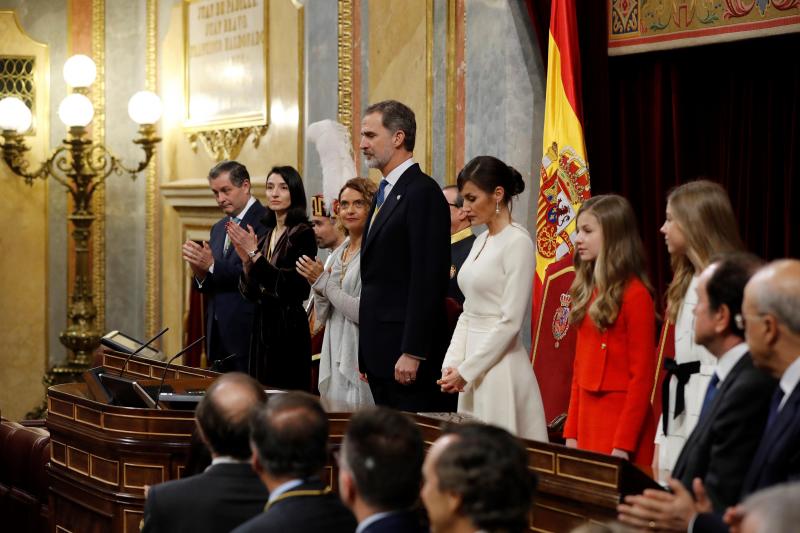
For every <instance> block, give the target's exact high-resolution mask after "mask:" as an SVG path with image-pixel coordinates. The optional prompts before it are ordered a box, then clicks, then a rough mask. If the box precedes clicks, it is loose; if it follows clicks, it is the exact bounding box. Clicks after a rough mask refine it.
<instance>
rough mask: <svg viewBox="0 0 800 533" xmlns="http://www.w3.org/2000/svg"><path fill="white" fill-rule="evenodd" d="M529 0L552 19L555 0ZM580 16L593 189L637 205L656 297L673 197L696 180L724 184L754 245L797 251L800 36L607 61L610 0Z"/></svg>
mask: <svg viewBox="0 0 800 533" xmlns="http://www.w3.org/2000/svg"><path fill="white" fill-rule="evenodd" d="M528 2H529V5H530V6H531V7H530V8H529V9H528V15H529V17H531V18H533V17H535V16H536V14H537V13H547V18H548V21H547V24H548V25H549V13H550V11H549V7H545V6H549V4H550V2H549V1H547V0H528ZM536 6H538V7H536ZM534 7H535V8H534ZM577 15H578V17H577V18H578V25H579V28H578V32H579V35H578V37H579V42H580V47H581V63H582V65H581V67H582V68H581V70H582V79H583V87H582V97H583V110H584V135H585V138H586V150H587V157H588V160H589V165H590V170H591V183H592V191H593V193H594V194H595V195H597V194H603V193H610V192H614V193H618V194H622V195H623V196H625V197H627V198H628V199H629V200H630V201H631V203H632V204H633V206H634V208H635V209H636V211H637V215H638V218H639V223H640V226H641V227H640V230H641V233H642V237H643V239H644V242H645V246H646V249H647V251H648V254H649V257H650V263H651V269H652V273H653V281H654V283H655V284H656V286H657V289H658V290H659V292H660V294H663V293H664V290H665V288H666V285H667V284H668V283H669V280H670V278H671V273H670V269H669V257H668V254H667V250H666V246H665V245H664V242H663V238H662V236H661V235H660V234H659V232H658V229H659V228H660V226H661V225H662V224H663V222H664V209H665V206H666V197H667V194H668V193H669V190H670V189H671V188H673V187H674V186H676V185H678V184H680V183H684V182H686V181H689V180H692V179H696V178H699V177H706V178H708V179H711V180H714V181H718V182H720V183H721V184H722V185H723V186H724V187H725V188H726V189H727V191H728V193H729V195H730V197H731V202H732V203H733V207H734V210H735V212H736V215H737V217H738V220H739V227H740V231H741V234H742V237H743V238H744V240H745V242H746V243H747V246H748V248H749V249H750V250H751V251H752V252H754V253H756V254H758V255H760V256H761V257H764V258H765V259H774V258H778V257H787V256H793V257H798V256H800V238H799V237H800V209H797V208H796V207H795V205H793V204H796V203H798V202H800V184H798V180H800V167H799V166H798V153H800V96H799V95H800V61H798V60H797V51H798V50H800V34H788V35H778V36H771V37H763V38H758V39H747V40H740V41H734V42H730V43H721V44H715V45H706V46H697V47H691V48H679V49H673V50H665V51H661V52H652V53H643V54H632V55H627V56H617V57H608V55H607V26H606V25H607V18H606V2H597V1H578V2H577ZM538 24H539V25H541V24H542V21H540V22H538ZM545 27H547V26H545ZM545 42H546V41H545ZM545 56H546V53H545Z"/></svg>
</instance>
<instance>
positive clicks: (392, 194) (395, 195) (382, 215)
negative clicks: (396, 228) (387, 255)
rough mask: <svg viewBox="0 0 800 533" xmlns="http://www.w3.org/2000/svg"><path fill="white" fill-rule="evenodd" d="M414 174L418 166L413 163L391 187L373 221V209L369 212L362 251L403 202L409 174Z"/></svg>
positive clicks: (417, 170) (409, 177)
mask: <svg viewBox="0 0 800 533" xmlns="http://www.w3.org/2000/svg"><path fill="white" fill-rule="evenodd" d="M416 172H419V165H418V164H417V163H414V164H413V165H411V166H410V167H408V169H407V170H406V171H405V172H403V175H402V176H400V178H398V180H397V183H396V184H395V185H394V187H392V190H391V191H389V194H388V195H387V197H386V198H385V199H384V201H383V205H382V206H381V208H380V210H379V211H378V214H377V215H375V218H374V220H373V219H372V216H373V213H374V212H375V209H374V208H373V209H372V210H370V220H371V222H372V223H371V224H370V225H369V227H368V228H367V230H368V233H367V238H366V239H365V243H364V250H366V249H367V248H368V247H369V245H370V243H371V242H372V241H374V240H375V236H376V235H377V234H378V233H379V232H380V230H381V228H382V227H383V226H384V225H385V224H386V221H387V220H389V218H390V217H391V216H392V213H393V212H394V210H395V208H397V206H398V205H399V204H400V202H402V201H403V196H404V195H405V192H406V188H408V183H409V182H410V180H411V179H412V178H411V174H413V173H416ZM373 204H374V202H373Z"/></svg>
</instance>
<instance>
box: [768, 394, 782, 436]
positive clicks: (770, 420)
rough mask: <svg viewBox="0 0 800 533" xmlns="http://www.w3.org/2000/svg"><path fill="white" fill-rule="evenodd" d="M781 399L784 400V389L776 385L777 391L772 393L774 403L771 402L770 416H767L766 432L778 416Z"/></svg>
mask: <svg viewBox="0 0 800 533" xmlns="http://www.w3.org/2000/svg"><path fill="white" fill-rule="evenodd" d="M781 400H783V389H782V388H780V386H778V387H775V393H774V394H773V395H772V403H770V404H769V416H768V417H767V427H766V429H765V430H764V432H765V433H766V431H767V430H768V429H769V428H770V426H772V424H773V422H775V419H776V418H778V406H780V404H781Z"/></svg>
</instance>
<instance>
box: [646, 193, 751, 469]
mask: <svg viewBox="0 0 800 533" xmlns="http://www.w3.org/2000/svg"><path fill="white" fill-rule="evenodd" d="M661 233H663V234H664V240H665V241H666V244H667V250H668V251H669V254H670V263H671V265H672V281H671V282H670V284H669V288H668V289H667V295H666V301H667V313H666V318H667V319H668V320H669V322H670V323H671V324H674V325H675V359H674V363H669V365H670V367H669V368H671V370H669V371H668V375H667V378H666V380H665V383H664V385H663V386H665V387H668V390H669V400H668V402H667V403H666V404H664V405H662V409H663V414H662V415H661V417H662V418H661V421H660V423H659V424H658V432H657V434H656V445H657V447H656V450H657V454H656V457H655V460H654V461H653V467H654V469H655V470H659V469H660V470H665V471H671V470H672V468H673V467H674V466H675V461H676V460H677V459H678V455H680V452H681V449H682V448H683V444H684V443H685V442H686V439H687V438H688V436H689V434H690V433H691V432H692V430H693V429H694V427H695V425H696V424H697V420H698V418H699V416H700V409H701V408H702V405H703V398H704V396H705V393H706V389H707V388H708V382H709V381H710V380H711V376H712V375H713V373H714V367H715V366H716V364H717V359H716V358H715V357H714V356H713V355H711V353H709V352H708V350H706V349H705V348H703V347H702V346H700V345H699V344H696V343H695V342H694V308H695V306H696V305H697V292H696V289H697V280H698V277H699V275H700V273H701V272H702V271H703V270H704V269H705V268H706V267H707V266H708V264H709V262H710V260H711V258H712V257H714V256H715V255H717V254H720V253H725V252H734V251H743V250H744V244H742V240H741V238H740V237H739V232H738V229H737V224H736V218H735V217H734V215H733V208H732V207H731V202H730V200H729V198H728V194H727V193H726V192H725V189H723V188H722V187H721V186H720V185H719V184H717V183H714V182H711V181H707V180H697V181H691V182H689V183H685V184H683V185H681V186H679V187H677V188H675V189H673V191H672V192H671V193H670V194H669V196H668V197H667V213H666V221H665V222H664V225H663V226H662V227H661ZM658 393H661V391H658Z"/></svg>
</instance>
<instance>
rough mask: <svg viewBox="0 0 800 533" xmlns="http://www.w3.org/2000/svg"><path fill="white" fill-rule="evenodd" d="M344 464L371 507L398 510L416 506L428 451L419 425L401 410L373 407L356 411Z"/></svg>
mask: <svg viewBox="0 0 800 533" xmlns="http://www.w3.org/2000/svg"><path fill="white" fill-rule="evenodd" d="M342 452H343V454H344V465H342V468H344V469H346V470H349V471H350V472H351V473H352V475H353V479H354V480H355V483H356V487H357V488H358V493H359V495H360V496H361V498H362V499H363V500H364V501H365V502H366V503H367V504H369V505H370V506H372V507H375V508H377V509H380V510H381V511H395V510H398V509H405V508H408V507H411V506H412V505H414V503H415V502H416V501H417V499H418V497H419V489H420V485H421V482H422V462H423V461H424V459H425V450H424V446H423V442H422V435H421V434H420V432H419V429H417V426H416V424H414V422H412V421H411V419H409V418H408V417H407V416H406V415H404V414H402V413H400V412H399V411H394V410H392V409H387V408H385V407H371V408H367V409H363V410H361V411H359V412H357V413H355V414H354V415H353V416H352V417H351V418H350V422H349V424H348V426H347V432H346V433H345V436H344V444H343V445H342Z"/></svg>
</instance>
